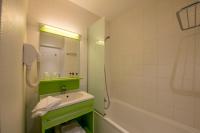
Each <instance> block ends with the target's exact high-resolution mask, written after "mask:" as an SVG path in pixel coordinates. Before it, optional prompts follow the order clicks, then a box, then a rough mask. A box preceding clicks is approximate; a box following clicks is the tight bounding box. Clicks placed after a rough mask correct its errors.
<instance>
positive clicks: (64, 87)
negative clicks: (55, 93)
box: [60, 85, 67, 94]
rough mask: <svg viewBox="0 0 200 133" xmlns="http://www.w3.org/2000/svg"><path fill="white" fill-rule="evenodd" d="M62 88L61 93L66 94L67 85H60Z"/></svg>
mask: <svg viewBox="0 0 200 133" xmlns="http://www.w3.org/2000/svg"><path fill="white" fill-rule="evenodd" d="M60 90H61V93H63V94H65V93H66V91H67V87H66V86H65V85H62V86H61V87H60Z"/></svg>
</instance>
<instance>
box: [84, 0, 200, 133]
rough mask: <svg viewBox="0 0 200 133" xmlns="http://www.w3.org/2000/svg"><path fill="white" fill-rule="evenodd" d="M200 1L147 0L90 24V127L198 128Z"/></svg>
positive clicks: (169, 132) (163, 131) (110, 130)
mask: <svg viewBox="0 0 200 133" xmlns="http://www.w3.org/2000/svg"><path fill="white" fill-rule="evenodd" d="M199 26H200V1H188V0H169V1H162V0H152V1H145V2H144V1H140V2H136V3H135V6H134V7H133V8H131V9H129V10H127V11H126V12H124V13H121V14H120V15H119V16H117V17H115V18H114V19H112V20H111V21H109V23H107V22H106V20H105V18H102V19H100V20H98V21H97V22H96V23H94V24H93V25H92V26H90V27H89V29H88V92H90V93H92V94H93V95H94V96H95V133H200V30H199V29H200V27H199Z"/></svg>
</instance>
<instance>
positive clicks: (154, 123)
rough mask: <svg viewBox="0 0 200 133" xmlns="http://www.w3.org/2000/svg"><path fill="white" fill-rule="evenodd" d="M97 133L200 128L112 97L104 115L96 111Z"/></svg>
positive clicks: (190, 132) (191, 132)
mask: <svg viewBox="0 0 200 133" xmlns="http://www.w3.org/2000/svg"><path fill="white" fill-rule="evenodd" d="M95 133H200V130H197V129H195V128H191V127H189V126H186V125H184V124H181V123H178V122H176V121H173V120H171V119H167V118H165V117H161V116H159V115H157V114H154V113H151V112H148V111H145V110H143V109H140V108H137V107H134V106H131V105H129V104H127V103H125V102H122V101H120V100H116V99H112V100H111V107H110V108H109V109H108V110H107V111H106V115H105V116H104V117H102V116H101V115H99V114H98V113H95Z"/></svg>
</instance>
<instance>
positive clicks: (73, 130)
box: [61, 121, 86, 133]
mask: <svg viewBox="0 0 200 133" xmlns="http://www.w3.org/2000/svg"><path fill="white" fill-rule="evenodd" d="M61 133H86V132H85V130H84V129H83V128H82V127H81V126H80V125H79V123H78V122H77V121H71V122H70V123H68V124H67V125H65V126H63V127H62V128H61Z"/></svg>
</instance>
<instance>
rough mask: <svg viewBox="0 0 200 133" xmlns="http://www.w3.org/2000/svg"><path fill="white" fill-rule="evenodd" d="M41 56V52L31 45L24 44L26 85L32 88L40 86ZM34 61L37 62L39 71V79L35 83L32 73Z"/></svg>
mask: <svg viewBox="0 0 200 133" xmlns="http://www.w3.org/2000/svg"><path fill="white" fill-rule="evenodd" d="M39 58H40V55H39V52H38V51H37V50H36V49H35V48H34V47H33V46H32V45H31V44H24V45H23V63H24V64H25V65H26V83H27V85H28V86H30V87H37V86H38V85H39V71H40V70H39V68H40V64H39V62H40V59H39ZM34 61H37V71H38V73H37V74H38V75H37V76H38V79H37V81H36V82H35V83H33V82H31V77H30V72H31V66H32V64H33V62H34Z"/></svg>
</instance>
